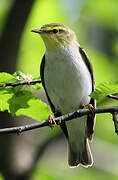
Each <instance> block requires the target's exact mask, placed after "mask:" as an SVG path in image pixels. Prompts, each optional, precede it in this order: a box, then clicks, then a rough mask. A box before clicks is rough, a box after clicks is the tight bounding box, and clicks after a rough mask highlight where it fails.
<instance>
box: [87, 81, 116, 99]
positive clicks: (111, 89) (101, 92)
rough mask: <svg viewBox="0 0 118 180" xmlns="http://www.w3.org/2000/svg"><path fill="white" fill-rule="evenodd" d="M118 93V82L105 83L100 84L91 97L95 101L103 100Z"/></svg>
mask: <svg viewBox="0 0 118 180" xmlns="http://www.w3.org/2000/svg"><path fill="white" fill-rule="evenodd" d="M115 93H118V82H114V83H111V82H104V83H100V84H99V85H98V86H97V87H96V90H95V91H94V92H92V93H91V95H90V96H91V97H92V98H94V99H97V100H99V99H102V98H104V97H106V96H107V95H110V94H115Z"/></svg>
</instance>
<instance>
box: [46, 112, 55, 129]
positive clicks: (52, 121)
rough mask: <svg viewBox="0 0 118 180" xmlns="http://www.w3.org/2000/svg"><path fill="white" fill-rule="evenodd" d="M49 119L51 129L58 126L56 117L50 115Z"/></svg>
mask: <svg viewBox="0 0 118 180" xmlns="http://www.w3.org/2000/svg"><path fill="white" fill-rule="evenodd" d="M48 119H49V126H50V127H51V128H53V127H54V125H55V124H56V122H55V120H54V117H53V114H50V115H49V118H48Z"/></svg>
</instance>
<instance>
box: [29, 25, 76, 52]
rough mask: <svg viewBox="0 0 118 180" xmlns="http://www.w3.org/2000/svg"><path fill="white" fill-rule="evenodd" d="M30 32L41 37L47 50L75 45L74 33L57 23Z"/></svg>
mask: <svg viewBox="0 0 118 180" xmlns="http://www.w3.org/2000/svg"><path fill="white" fill-rule="evenodd" d="M32 32H35V33H38V34H40V35H41V37H42V39H43V41H44V43H45V46H46V48H47V49H50V50H52V49H56V48H63V47H67V46H71V45H72V44H75V45H76V44H77V38H76V35H75V33H74V32H73V31H72V30H71V29H70V28H68V27H67V26H65V25H63V24H59V23H50V24H46V25H44V26H42V27H41V28H40V29H35V30H32Z"/></svg>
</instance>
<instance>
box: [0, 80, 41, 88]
mask: <svg viewBox="0 0 118 180" xmlns="http://www.w3.org/2000/svg"><path fill="white" fill-rule="evenodd" d="M37 83H41V80H33V81H22V82H17V83H6V84H5V85H2V84H1V85H0V87H8V86H12V87H15V86H19V85H34V84H37Z"/></svg>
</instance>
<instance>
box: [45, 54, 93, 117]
mask: <svg viewBox="0 0 118 180" xmlns="http://www.w3.org/2000/svg"><path fill="white" fill-rule="evenodd" d="M73 52H74V54H75V50H74V51H71V53H70V52H63V53H62V51H61V52H58V53H55V54H54V53H53V54H51V53H48V54H46V55H45V59H46V60H45V70H44V81H45V86H46V90H47V93H48V95H49V97H50V99H51V102H52V103H53V105H54V106H55V108H56V110H57V111H60V112H61V113H62V114H65V113H69V112H72V111H74V110H77V109H78V108H79V106H81V105H86V104H88V103H89V101H90V97H89V96H88V95H89V94H90V93H91V91H92V81H91V77H90V73H89V71H88V69H87V67H86V65H85V64H84V62H83V61H82V59H81V56H80V55H79V52H78V51H77V52H76V57H73ZM60 54H61V55H60Z"/></svg>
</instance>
